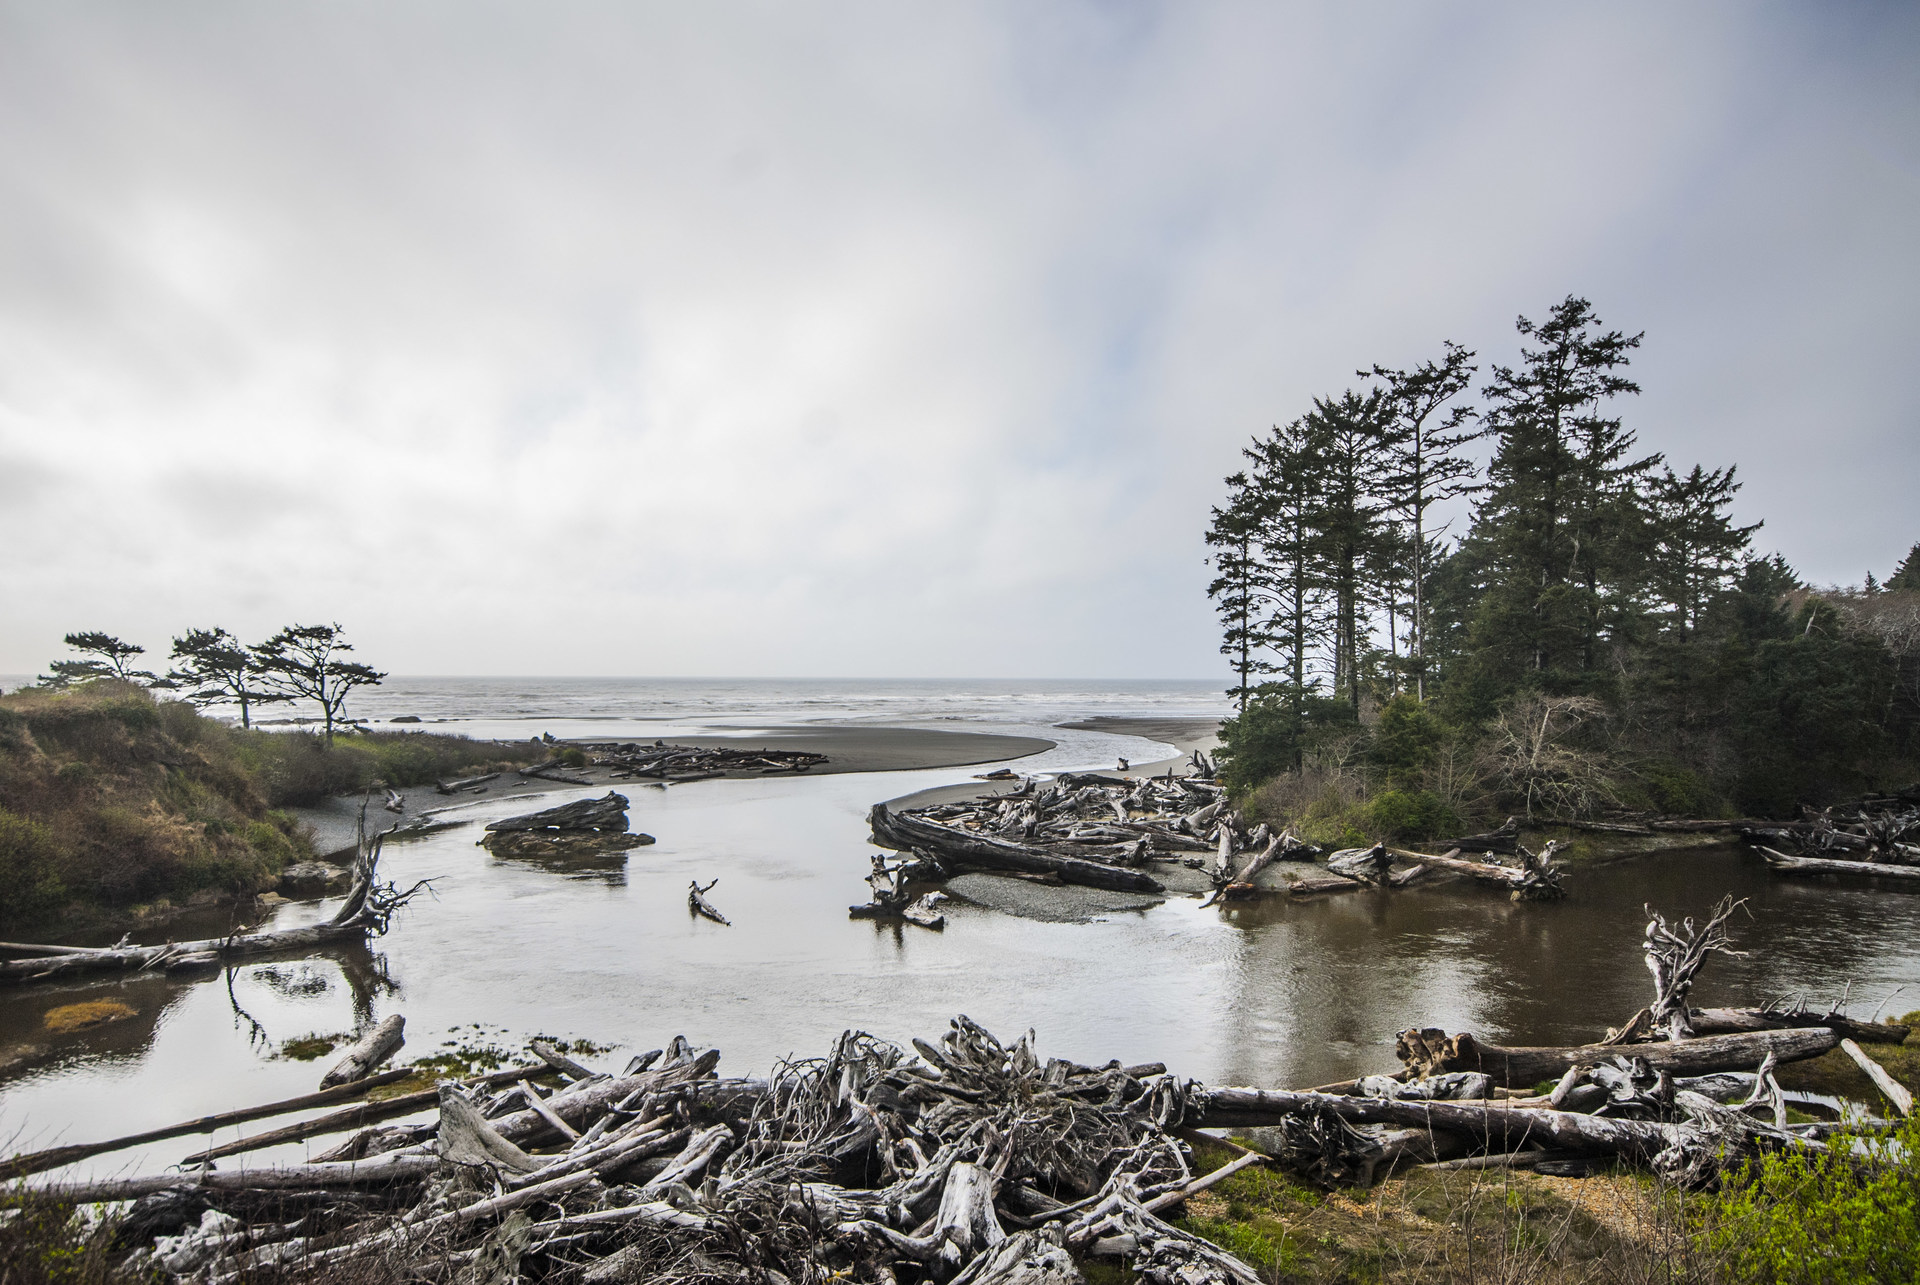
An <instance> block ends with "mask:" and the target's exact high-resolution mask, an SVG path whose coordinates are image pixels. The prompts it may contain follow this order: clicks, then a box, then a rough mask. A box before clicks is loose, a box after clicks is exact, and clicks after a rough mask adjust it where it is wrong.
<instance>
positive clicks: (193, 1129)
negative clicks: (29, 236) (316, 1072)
mask: <svg viewBox="0 0 1920 1285" xmlns="http://www.w3.org/2000/svg"><path fill="white" fill-rule="evenodd" d="M412 1074H413V1072H412V1071H410V1070H404V1069H403V1070H398V1071H383V1072H382V1073H380V1074H379V1075H376V1076H372V1077H371V1078H369V1079H365V1080H361V1081H359V1082H357V1083H354V1084H343V1085H341V1086H340V1087H339V1088H337V1089H326V1090H324V1091H322V1092H320V1093H308V1094H303V1095H302V1096H300V1097H297V1098H287V1099H285V1100H284V1101H280V1102H269V1103H266V1104H264V1105H262V1106H257V1107H245V1108H242V1109H241V1110H238V1111H223V1112H221V1113H220V1114H218V1115H203V1116H201V1117H200V1118H199V1119H197V1120H184V1121H182V1122H180V1123H179V1124H169V1125H163V1126H162V1127H160V1128H158V1129H148V1130H146V1131H145V1132H144V1133H130V1134H128V1135H126V1136H125V1137H122V1138H110V1139H108V1140H107V1141H105V1142H77V1143H73V1144H71V1145H69V1146H65V1147H52V1148H49V1149H48V1150H46V1151H29V1152H25V1153H23V1154H21V1155H17V1156H13V1157H11V1158H9V1159H6V1160H0V1181H5V1180H8V1179H12V1178H19V1177H24V1176H25V1175H27V1174H30V1173H41V1172H43V1171H45V1170H48V1169H58V1168H60V1167H61V1166H62V1165H70V1164H73V1163H74V1162H75V1161H78V1160H85V1159H86V1158H87V1157H89V1156H100V1155H105V1154H107V1153H108V1152H110V1151H125V1150H126V1149H127V1148H128V1147H138V1146H142V1145H144V1144H146V1143H149V1142H165V1141H166V1140H167V1139H168V1138H184V1137H186V1136H187V1135H189V1134H194V1133H212V1132H214V1131H215V1130H217V1129H224V1128H226V1127H227V1126H228V1125H233V1124H245V1123H247V1122H248V1121H249V1120H268V1119H271V1118H273V1117H274V1116H276V1115H289V1114H291V1113H292V1112H295V1111H306V1110H310V1109H311V1108H313V1107H323V1106H329V1105H331V1104H333V1103H335V1102H344V1101H346V1100H348V1099H350V1098H356V1097H359V1096H360V1095H361V1094H364V1093H370V1092H372V1091H373V1090H374V1089H377V1088H379V1087H381V1086H382V1085H386V1084H392V1083H394V1082H395V1081H398V1080H404V1079H406V1078H407V1077H408V1076H410V1075H412ZM391 1100H393V1101H397V1100H398V1099H391Z"/></svg>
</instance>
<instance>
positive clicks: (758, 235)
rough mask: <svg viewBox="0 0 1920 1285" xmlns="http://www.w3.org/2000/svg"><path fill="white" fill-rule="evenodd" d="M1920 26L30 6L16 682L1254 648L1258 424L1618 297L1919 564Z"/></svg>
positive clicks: (1136, 673)
mask: <svg viewBox="0 0 1920 1285" xmlns="http://www.w3.org/2000/svg"><path fill="white" fill-rule="evenodd" d="M1917 14H1920V9H1916V7H1915V6H1913V5H1911V4H1898V5H1895V4H1888V5H1865V4H1849V3H1821V4H1813V3H1807V4H1802V5H1765V4H1752V3H1739V4H1724V5H1713V4H1685V5H1674V4H1669V3H1661V4H1653V5H1644V6H1639V5H1629V4H1609V5H1604V6H1602V5H1579V6H1574V5H1542V4H1538V3H1525V4H1514V5H1510V6H1497V5H1436V4H1426V3H1423V4H1408V5H1400V6H1395V5H1386V4H1378V5H1374V4H1366V5H1361V4H1324V5H1317V6H1301V5H1284V4H1277V3H1265V2H1263V3H1250V4H1244V5H1242V4H1206V3H1191V2H1185V0H1183V2H1182V3H1178V4H1174V3H1167V4H1162V5H1152V4H1128V3H1100V4H1087V3H1080V4H1076V3H1066V2H1064V0H1060V2H1055V0H1049V2H1047V3H1033V2H1032V0H1009V2H1007V3H1001V4H993V3H941V4H935V3H925V2H918V3H916V2H908V0H884V2H882V0H876V2H875V3H871V4H831V3H787V2H782V3H766V4H745V3H728V2H725V0H702V2H701V3H698V4H664V3H663V4H652V5H644V4H631V3H622V4H605V5H591V4H568V3H555V2H553V0H543V2H542V3H538V4H534V3H521V4H503V3H476V2H474V0H460V2H459V3H451V2H450V3H445V4H428V3H392V2H391V0H381V2H380V3H350V2H347V3H343V2H340V0H329V2H328V3H311V4H302V3H287V2H282V0H274V2H272V3H268V2H266V0H261V2H260V3H254V4H221V3H193V2H191V0H170V2H169V3H166V4H154V3H151V0H135V2H130V3H126V4H119V5H116V4H106V3H89V2H87V0H67V2H61V3H54V2H53V0H38V2H35V3H16V2H13V0H0V672H14V673H25V672H34V671H37V670H39V669H41V668H43V667H44V665H45V663H46V662H47V661H48V660H49V659H51V658H53V657H54V656H56V655H58V654H60V653H61V650H62V649H61V647H60V642H59V639H60V635H61V634H62V633H64V632H66V631H68V630H72V629H104V630H107V631H109V632H113V633H117V634H120V635H122V636H124V637H127V638H130V639H132V640H134V641H138V642H141V643H144V644H146V645H147V646H148V647H149V648H151V649H155V650H158V651H161V652H164V651H165V649H166V646H167V640H168V638H169V637H170V636H171V635H173V634H177V633H180V632H183V631H184V630H185V629H187V628H188V627H191V626H206V625H222V626H225V627H227V628H229V629H232V630H234V631H235V632H237V633H239V634H241V635H242V636H243V637H245V638H247V639H249V640H251V639H255V638H258V637H262V636H264V635H265V634H267V633H269V632H271V631H272V630H273V629H275V628H277V627H278V626H280V625H282V624H285V623H288V622H292V621H299V622H330V621H338V622H339V623H340V624H342V625H343V626H345V627H346V629H347V631H348V634H349V635H350V636H351V637H352V638H353V639H354V640H355V641H356V642H357V643H358V645H359V651H360V654H361V656H362V658H364V659H366V660H368V661H370V662H372V663H374V664H376V665H379V666H380V667H382V668H386V669H390V670H393V671H395V672H398V673H415V674H425V673H448V674H451V673H482V674H484V673H496V674H508V673H523V674H656V675H666V674H688V675H699V674H738V675H751V674H764V675H874V676H879V675H901V676H914V675H925V676H936V675H947V676H964V675H977V676H1016V675H1020V676H1102V677H1105V676H1132V677H1187V676H1211V675H1213V674H1216V673H1219V672H1222V663H1221V661H1220V659H1219V657H1218V656H1217V655H1216V653H1215V648H1216V645H1217V634H1216V631H1215V626H1214V623H1213V618H1212V615H1211V612H1210V610H1209V605H1208V603H1207V601H1206V598H1205V594H1204V588H1205V584H1206V580H1207V568H1206V567H1205V566H1204V565H1203V558H1204V555H1205V548H1204V545H1203V544H1202V541H1201V538H1200V537H1201V532H1202V529H1203V528H1204V526H1205V524H1206V521H1207V510H1208V506H1209V505H1210V504H1211V503H1213V502H1215V501H1216V500H1217V499H1218V498H1219V496H1220V491H1221V487H1220V479H1221V477H1222V476H1223V475H1224V474H1226V473H1228V472H1230V471H1232V470H1233V469H1234V468H1235V467H1236V466H1237V463H1238V461H1237V456H1236V452H1237V451H1238V449H1239V447H1240V446H1241V445H1242V444H1243V443H1244V442H1245V441H1246V439H1247V438H1248V437H1249V436H1250V435H1252V434H1254V433H1258V432H1261V431H1264V430H1265V429H1266V428H1267V427H1268V426H1269V425H1271V424H1273V423H1275V422H1277V421H1282V420H1288V419H1291V418H1293V417H1294V416H1296V415H1298V414H1299V413H1301V412H1302V411H1303V410H1304V409H1305V408H1306V406H1307V404H1308V401H1309V399H1310V398H1311V396H1312V395H1314V394H1316V393H1322V392H1331V391H1336V390H1338V389H1340V388H1342V387H1344V386H1346V385H1347V384H1349V383H1351V382H1353V381H1352V372H1353V370H1354V368H1355V367H1357V366H1362V365H1370V364H1371V363H1373V362H1375V361H1380V362H1385V363H1388V364H1390V365H1404V364H1410V363H1414V362H1417V361H1419V360H1421V359H1423V358H1425V357H1428V356H1431V355H1436V354H1437V353H1438V350H1439V346H1440V341H1441V340H1442V339H1447V338H1450V339H1456V340H1459V341H1461V342H1463V343H1466V344H1468V345H1470V346H1472V347H1475V348H1477V349H1479V350H1480V352H1481V354H1482V359H1483V361H1485V360H1488V359H1491V360H1497V361H1512V360H1514V357H1515V343H1516V336H1515V335H1514V333H1513V320H1514V317H1515V316H1516V315H1517V314H1521V313H1525V314H1527V315H1530V316H1535V317H1539V316H1542V315H1544V314H1545V312H1546V311H1547V309H1548V308H1549V307H1550V306H1551V305H1552V304H1553V303H1554V302H1556V301H1557V300H1559V299H1561V298H1563V297H1565V296H1566V295H1567V294H1569V293H1578V294H1582V295H1584V296H1586V297H1588V298H1590V299H1591V300H1592V301H1593V302H1594V305H1595V307H1596V308H1597V310H1598V311H1599V313H1600V315H1601V317H1602V318H1603V319H1604V320H1605V321H1606V322H1607V323H1609V324H1610V325H1615V326H1619V327H1622V328H1625V329H1627V330H1629V331H1637V330H1645V331H1646V341H1645V345H1644V348H1643V349H1642V352H1641V355H1640V356H1639V357H1638V358H1637V360H1636V363H1635V367H1634V373H1635V375H1636V376H1637V377H1638V378H1639V379H1640V381H1641V382H1642V384H1643V385H1644V388H1645V393H1644V395H1643V396H1641V397H1640V398H1638V399H1637V400H1635V401H1634V402H1633V403H1631V404H1629V405H1628V406H1627V407H1626V408H1625V413H1626V415H1627V417H1628V422H1629V424H1630V425H1632V426H1633V427H1635V428H1637V430H1638V431H1639V434H1640V438H1641V441H1642V442H1643V443H1644V444H1645V445H1646V446H1648V447H1649V448H1651V449H1656V450H1662V451H1665V452H1666V453H1667V454H1668V455H1669V457H1671V458H1672V459H1673V460H1674V461H1675V463H1676V464H1678V465H1680V466H1683V467H1684V466H1685V465H1690V464H1692V463H1693V462H1695V461H1699V462H1703V463H1706V464H1709V465H1720V464H1726V463H1735V462H1737V463H1738V464H1739V466H1740V477H1741V478H1742V479H1743V480H1744V481H1745V483H1746V489H1745V491H1744V492H1743V493H1742V495H1741V498H1740V504H1739V508H1738V515H1739V516H1740V517H1741V518H1742V519H1743V520H1745V521H1755V520H1760V519H1764V520H1765V522H1766V527H1765V529H1764V530H1763V531H1762V532H1761V533H1760V536H1759V540H1760V543H1761V545H1762V547H1764V548H1766V549H1777V550H1778V551H1780V552H1781V553H1784V554H1785V555H1786V557H1787V558H1788V559H1789V561H1791V562H1792V563H1793V565H1794V566H1795V567H1796V568H1798V569H1799V570H1800V571H1801V573H1802V574H1803V575H1805V576H1807V577H1809V578H1811V579H1814V580H1816V581H1858V580H1859V579H1860V578H1861V577H1862V576H1863V575H1864V574H1865V573H1867V572H1868V571H1872V572H1874V573H1876V574H1879V575H1884V574H1886V572H1887V571H1889V570H1890V569H1891V568H1892V566H1893V565H1894V563H1895V562H1896V561H1897V560H1898V559H1899V558H1900V557H1901V556H1902V555H1903V554H1904V553H1905V551H1906V549H1907V548H1908V546H1909V545H1911V544H1912V543H1913V542H1914V541H1916V540H1920V503H1916V483H1917V482H1920V351H1917V350H1920V342H1917V341H1920V305H1916V302H1915V301H1916V300H1920V110H1917V109H1920V39H1916V37H1917V36H1920V21H1917V20H1916V15H1917Z"/></svg>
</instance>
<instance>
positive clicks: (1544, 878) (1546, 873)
mask: <svg viewBox="0 0 1920 1285" xmlns="http://www.w3.org/2000/svg"><path fill="white" fill-rule="evenodd" d="M1559 847H1560V845H1559V844H1558V843H1557V842H1556V843H1549V844H1548V845H1547V846H1546V847H1545V848H1542V849H1541V850H1540V851H1539V852H1538V853H1533V852H1530V851H1528V850H1527V849H1525V848H1521V849H1520V855H1521V859H1522V861H1523V863H1524V864H1522V865H1519V866H1498V865H1494V864H1492V863H1491V862H1485V861H1468V860H1466V859H1465V858H1463V857H1462V856H1461V855H1460V852H1461V851H1462V850H1461V849H1459V848H1455V849H1453V850H1452V851H1450V852H1447V853H1443V854H1441V855H1439V856H1434V855H1432V854H1430V853H1425V852H1409V851H1407V850H1406V849H1404V848H1387V849H1385V851H1386V852H1389V853H1391V854H1392V855H1393V856H1396V857H1398V858H1400V859H1401V860H1403V861H1411V862H1414V863H1415V864H1417V865H1423V866H1432V867H1434V868H1436V869H1440V870H1450V871H1452V872H1453V873H1455V874H1463V875H1468V876H1471V877H1472V878H1474V879H1477V880H1479V881H1480V882H1482V883H1492V884H1498V885H1499V886H1501V887H1503V888H1507V889H1509V890H1510V891H1511V892H1512V894H1513V897H1514V899H1515V900H1521V901H1535V900H1554V899H1558V898H1560V897H1564V896H1566V892H1565V890H1564V889H1563V888H1562V887H1561V886H1560V874H1559V872H1558V871H1557V870H1555V869H1554V868H1553V855H1554V853H1555V851H1557V850H1558V849H1559Z"/></svg>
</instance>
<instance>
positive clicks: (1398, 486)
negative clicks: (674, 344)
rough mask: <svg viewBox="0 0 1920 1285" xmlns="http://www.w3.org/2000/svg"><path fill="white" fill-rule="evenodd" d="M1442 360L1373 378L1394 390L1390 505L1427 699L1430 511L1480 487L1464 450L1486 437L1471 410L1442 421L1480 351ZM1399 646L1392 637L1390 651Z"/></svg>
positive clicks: (1417, 689)
mask: <svg viewBox="0 0 1920 1285" xmlns="http://www.w3.org/2000/svg"><path fill="white" fill-rule="evenodd" d="M1441 347H1442V350H1443V354H1442V356H1441V358H1440V360H1439V361H1437V362H1436V361H1425V362H1422V363H1421V364H1420V365H1418V366H1416V367H1414V368H1413V369H1412V370H1388V369H1387V368H1386V367H1384V366H1381V365H1379V364H1377V363H1376V364H1375V365H1374V367H1373V369H1372V370H1371V371H1370V372H1369V371H1364V370H1363V371H1361V372H1359V373H1360V374H1362V375H1366V374H1369V373H1370V374H1372V375H1373V376H1374V377H1375V378H1377V379H1380V380H1381V381H1383V382H1384V383H1385V385H1386V396H1387V402H1386V404H1387V411H1388V415H1389V417H1390V418H1389V419H1388V420H1387V422H1386V425H1385V432H1386V449H1387V461H1388V462H1387V468H1386V473H1385V477H1384V484H1385V487H1386V491H1387V495H1388V497H1389V501H1388V502H1389V504H1390V505H1391V507H1392V508H1393V510H1394V511H1395V512H1396V513H1398V514H1399V515H1400V518H1401V520H1402V521H1404V522H1405V523H1406V525H1407V526H1408V528H1409V531H1408V538H1407V542H1406V548H1407V550H1408V552H1409V554H1410V555H1411V565H1410V566H1409V567H1408V568H1407V578H1408V581H1409V587H1410V589H1411V598H1412V602H1411V608H1412V616H1411V621H1410V624H1409V626H1408V630H1407V655H1408V659H1409V662H1410V664H1411V668H1412V672H1413V681H1414V694H1415V696H1416V697H1418V698H1419V699H1421V700H1425V699H1426V695H1427V690H1426V689H1427V666H1426V655H1427V645H1426V635H1427V629H1426V607H1425V592H1424V585H1425V582H1426V578H1427V561H1426V559H1427V550H1428V541H1427V530H1426V517H1427V510H1428V509H1429V508H1431V507H1432V506H1433V505H1435V504H1436V503H1438V502H1440V501H1441V500H1447V499H1452V498H1454V497H1455V496H1459V495H1462V494H1465V493H1466V492H1467V491H1468V490H1469V489H1471V487H1472V480H1473V477H1474V474H1475V468H1474V464H1473V461H1472V460H1469V459H1467V458H1465V457H1464V456H1462V455H1460V454H1459V453H1458V452H1459V451H1460V450H1461V448H1462V447H1464V446H1466V444H1467V443H1469V442H1471V441H1473V440H1475V439H1476V438H1479V437H1482V436H1484V435H1485V431H1484V430H1480V431H1469V430H1468V429H1467V425H1468V424H1469V423H1471V422H1472V420H1473V419H1474V418H1475V415H1476V412H1475V411H1474V409H1473V408H1472V407H1471V406H1455V407H1453V408H1452V409H1451V410H1448V411H1447V412H1446V415H1445V417H1444V418H1442V419H1439V420H1436V419H1435V417H1436V416H1437V415H1439V414H1440V412H1441V410H1442V408H1443V407H1445V406H1446V405H1447V403H1448V402H1451V401H1452V400H1453V399H1454V398H1456V397H1458V396H1459V395H1460V394H1461V393H1463V392H1465V391H1466V390H1467V388H1468V386H1469V385H1470V384H1471V383H1472V380H1473V375H1474V372H1475V371H1477V370H1478V369H1479V367H1477V366H1475V365H1473V364H1472V362H1473V357H1474V354H1473V351H1472V350H1471V349H1468V348H1465V347H1462V346H1461V345H1459V344H1456V343H1454V342H1453V341H1452V340H1446V341H1444V342H1443V343H1442V345H1441ZM1391 646H1392V643H1391V635H1390V636H1389V647H1391Z"/></svg>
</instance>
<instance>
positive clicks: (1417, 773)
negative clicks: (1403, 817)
mask: <svg viewBox="0 0 1920 1285" xmlns="http://www.w3.org/2000/svg"><path fill="white" fill-rule="evenodd" d="M1446 739H1447V729H1446V725H1445V724H1444V723H1442V722H1441V721H1440V718H1439V716H1438V715H1436V714H1435V713H1434V712H1433V707H1432V706H1430V705H1424V704H1422V703H1421V702H1420V700H1419V699H1418V698H1417V697H1415V696H1414V695H1413V694H1412V693H1410V692H1403V693H1401V694H1400V695H1398V696H1395V697H1394V698H1393V699H1392V700H1390V701H1388V702H1387V703H1386V704H1385V705H1382V706H1381V707H1380V721H1379V722H1378V723H1377V724H1375V726H1374V728H1373V740H1372V743H1371V744H1370V745H1369V747H1368V749H1367V759H1368V761H1369V762H1371V763H1372V764H1373V766H1374V767H1376V768H1378V769H1379V770H1380V772H1381V773H1382V775H1383V776H1384V778H1385V780H1386V782H1387V784H1388V785H1391V786H1409V785H1417V784H1418V783H1419V782H1420V780H1421V778H1422V776H1423V775H1424V774H1425V772H1426V770H1427V769H1428V768H1430V767H1432V766H1433V761H1434V757H1435V756H1436V755H1437V754H1438V753H1439V751H1440V746H1441V745H1442V743H1444V742H1445V741H1446Z"/></svg>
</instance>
